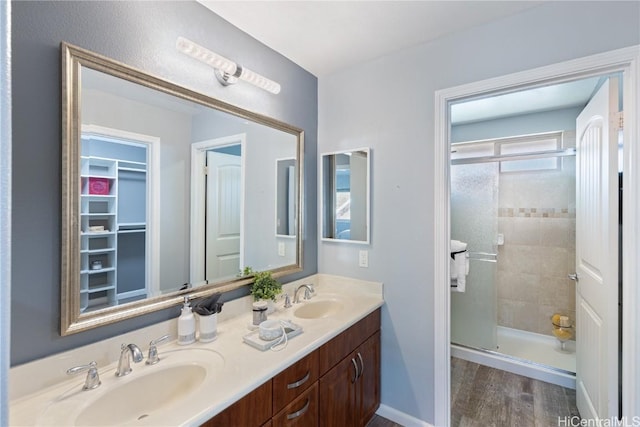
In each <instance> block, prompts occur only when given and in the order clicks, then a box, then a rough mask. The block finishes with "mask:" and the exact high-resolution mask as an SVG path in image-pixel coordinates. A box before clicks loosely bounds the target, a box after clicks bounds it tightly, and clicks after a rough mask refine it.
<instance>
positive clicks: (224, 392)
mask: <svg viewBox="0 0 640 427" xmlns="http://www.w3.org/2000/svg"><path fill="white" fill-rule="evenodd" d="M302 283H313V284H314V286H315V289H316V292H315V294H314V297H313V298H312V299H311V300H310V301H309V302H314V301H319V300H322V299H326V298H332V297H333V298H336V299H339V300H340V301H341V302H342V303H343V309H342V310H341V311H340V312H338V313H336V314H334V315H332V316H330V317H326V318H320V319H301V318H297V317H294V316H293V311H294V310H295V309H296V308H298V307H299V306H300V305H299V304H297V305H294V306H293V307H292V308H289V309H284V308H283V307H282V305H283V304H282V302H278V303H277V310H276V312H275V313H273V314H271V315H269V318H270V319H290V320H292V321H293V322H295V323H296V324H298V325H300V326H302V328H303V330H304V332H303V333H302V334H301V335H298V336H296V337H294V338H292V339H290V340H289V341H288V343H287V346H286V347H285V348H284V349H282V350H281V351H277V352H276V351H270V350H267V351H260V350H257V349H255V348H253V347H251V346H249V345H248V344H246V343H244V342H243V340H242V337H243V336H244V335H246V334H247V333H249V332H251V331H250V330H249V329H248V325H249V324H250V323H251V320H252V313H251V309H250V307H251V297H245V298H240V299H238V300H234V301H230V302H228V303H226V304H225V305H224V307H223V311H222V313H221V315H220V318H219V322H218V338H217V339H216V340H215V341H213V342H211V343H206V344H205V343H200V342H196V343H194V344H191V345H189V346H179V345H177V343H176V342H175V340H174V341H172V342H170V343H167V344H160V345H159V346H158V352H159V355H160V358H161V360H160V362H159V363H158V364H157V365H151V366H147V365H145V364H144V363H138V364H135V363H132V364H131V366H132V369H133V372H132V373H131V374H130V375H128V376H127V377H123V378H117V377H115V376H114V372H115V368H116V364H117V358H118V355H119V353H120V348H119V347H120V345H119V344H117V343H121V342H125V343H130V342H134V343H136V344H138V345H139V346H140V348H141V349H143V351H144V352H145V356H146V350H147V348H148V346H146V345H144V344H146V342H148V341H149V340H151V339H153V338H157V336H159V335H162V334H163V333H166V332H165V330H167V329H169V332H171V331H173V334H172V337H174V338H175V336H176V335H175V324H176V323H177V320H176V319H172V320H171V321H169V322H163V323H166V325H158V326H155V327H150V328H146V329H149V330H147V331H142V330H141V331H140V333H139V334H138V335H136V333H135V332H132V333H128V334H125V336H120V337H115V338H113V339H109V340H105V342H101V343H96V344H92V345H89V346H84V347H82V348H79V349H74V350H72V351H70V352H65V353H63V354H61V355H54V356H51V357H49V358H45V359H41V360H38V361H34V362H30V363H28V364H25V365H21V366H18V367H15V368H12V369H11V370H10V398H11V402H10V405H9V409H10V418H9V422H10V425H12V426H23V425H24V426H26V425H72V424H73V423H74V421H75V419H76V417H77V416H78V414H79V413H80V412H81V411H82V409H83V408H84V406H83V404H84V402H85V401H91V400H93V399H97V398H100V397H101V396H102V395H103V394H105V393H107V392H109V390H110V389H113V388H115V387H117V386H118V385H119V384H124V383H123V382H122V381H123V380H124V381H132V380H134V379H135V376H136V374H138V375H139V376H142V375H143V374H147V373H150V372H151V370H153V369H154V368H155V369H162V362H163V361H162V357H163V352H170V351H172V350H177V349H180V350H185V349H187V350H188V349H206V350H208V351H209V352H208V353H207V354H212V355H214V353H212V352H211V351H215V352H217V353H218V355H215V359H216V360H217V364H218V365H219V367H218V368H212V369H213V371H214V374H213V375H214V381H213V382H212V384H213V386H211V385H207V387H206V389H205V388H204V387H203V388H201V389H199V390H197V391H196V392H193V393H192V394H191V395H189V396H188V397H187V398H185V399H184V400H182V401H180V402H178V403H176V404H175V405H173V406H169V407H166V406H165V407H163V408H161V409H159V410H158V411H156V412H155V413H152V414H150V415H149V416H147V417H145V418H143V419H140V420H137V419H136V420H131V423H130V424H131V425H133V424H134V423H135V425H173V426H175V425H188V426H191V425H194V426H195V425H200V424H202V423H203V422H205V421H207V420H208V419H210V418H211V417H213V416H214V415H216V414H218V413H219V412H221V411H222V410H224V409H225V408H227V407H228V406H230V405H231V404H232V403H234V402H235V401H237V400H238V399H240V398H241V397H243V396H244V395H246V394H247V393H249V392H250V391H252V390H253V389H255V388H256V387H258V386H259V385H261V384H263V383H264V382H265V381H267V380H269V379H270V378H272V377H273V376H274V375H276V374H278V373H279V372H281V371H283V370H284V369H285V368H287V367H288V366H290V365H291V364H293V363H294V362H296V361H298V360H299V359H301V358H302V357H304V356H306V355H307V354H309V353H311V352H312V351H313V350H315V349H317V348H319V347H320V346H321V345H322V344H324V343H326V342H328V341H329V340H330V339H332V338H333V337H335V336H337V335H338V334H340V333H341V332H342V331H344V330H346V329H348V328H349V327H350V326H352V325H353V324H355V323H357V322H358V321H359V320H361V319H362V318H364V317H365V316H366V315H368V314H370V313H372V312H373V311H375V310H376V309H377V308H378V307H380V306H381V305H382V304H383V303H384V301H383V298H382V295H383V293H382V284H381V283H376V282H365V281H361V280H354V279H349V278H344V277H338V276H329V275H314V276H311V277H309V278H305V279H303V280H298V281H296V282H293V283H289V284H286V285H284V290H285V292H289V294H292V289H293V288H294V287H296V286H298V285H300V284H302ZM301 304H305V302H302V303H301ZM163 328H164V329H163ZM149 337H150V338H149ZM136 339H137V340H136ZM106 341H108V342H106ZM114 347H115V348H114ZM107 350H108V351H107ZM198 353H203V352H198ZM173 354H175V352H174V353H173ZM180 354H182V355H185V354H188V353H187V352H182V353H180ZM169 359H170V358H169ZM91 360H97V361H98V370H99V373H100V378H101V380H102V385H101V386H100V387H98V388H97V389H95V390H90V391H82V390H81V388H82V385H83V384H84V378H85V375H84V374H78V375H77V376H74V377H69V376H67V375H66V373H65V372H66V369H68V368H70V367H72V366H75V365H78V364H85V363H88V362H90V361H91ZM220 360H223V362H222V363H223V366H222V363H221V362H220ZM77 361H79V362H77ZM107 363H108V364H107ZM165 363H166V364H167V365H165V367H166V366H168V364H169V363H170V362H165ZM76 390H77V392H76ZM151 392H153V391H151ZM71 395H72V396H71ZM65 400H67V402H64V401H65ZM61 402H62V403H65V404H66V405H67V406H68V407H69V408H71V409H67V410H65V411H60V410H58V409H57V408H56V405H60V404H61ZM116 410H117V408H114V411H116ZM61 412H63V416H59V415H60V413H61ZM53 415H55V416H53ZM124 425H126V423H125V424H124Z"/></svg>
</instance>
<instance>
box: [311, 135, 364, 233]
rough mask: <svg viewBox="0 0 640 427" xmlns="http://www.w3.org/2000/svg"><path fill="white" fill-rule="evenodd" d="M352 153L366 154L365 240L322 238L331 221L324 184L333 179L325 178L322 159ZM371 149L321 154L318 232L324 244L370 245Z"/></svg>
mask: <svg viewBox="0 0 640 427" xmlns="http://www.w3.org/2000/svg"><path fill="white" fill-rule="evenodd" d="M354 151H362V152H366V153H367V176H366V181H367V194H366V213H365V218H364V220H365V222H366V224H367V238H366V240H350V239H349V240H348V239H337V238H334V237H324V234H325V233H324V231H325V230H324V229H325V227H326V226H327V223H326V222H327V221H329V220H331V218H327V201H326V193H327V184H326V183H325V180H326V179H333V177H327V176H325V175H326V174H325V170H324V158H325V157H329V156H335V155H336V154H346V153H352V152H354ZM371 151H372V150H371V148H370V147H360V148H354V149H351V150H341V151H330V152H327V153H322V154H321V155H320V158H319V166H318V168H319V169H320V194H321V196H320V197H321V202H320V203H321V208H320V218H321V219H320V227H319V230H318V233H319V236H320V239H321V240H322V241H324V242H336V243H338V242H339V243H352V244H356V245H369V244H371Z"/></svg>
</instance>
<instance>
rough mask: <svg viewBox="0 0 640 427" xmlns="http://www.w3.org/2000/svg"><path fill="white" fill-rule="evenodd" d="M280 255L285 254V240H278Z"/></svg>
mask: <svg viewBox="0 0 640 427" xmlns="http://www.w3.org/2000/svg"><path fill="white" fill-rule="evenodd" d="M278 255H279V256H284V255H285V249H284V242H278Z"/></svg>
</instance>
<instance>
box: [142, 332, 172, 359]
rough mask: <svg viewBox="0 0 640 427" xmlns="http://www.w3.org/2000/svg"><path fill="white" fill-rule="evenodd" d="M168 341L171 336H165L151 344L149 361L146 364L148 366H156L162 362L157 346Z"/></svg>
mask: <svg viewBox="0 0 640 427" xmlns="http://www.w3.org/2000/svg"><path fill="white" fill-rule="evenodd" d="M168 339H169V335H163V336H161V337H160V338H156V339H155V340H152V341H151V342H150V343H149V356H148V357H147V361H146V362H145V363H146V364H147V365H155V364H156V363H158V362H159V361H160V357H159V356H158V347H156V346H157V345H158V344H160V343H161V342H165V341H166V340H168Z"/></svg>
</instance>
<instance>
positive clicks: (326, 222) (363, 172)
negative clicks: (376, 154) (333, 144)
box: [321, 148, 371, 243]
mask: <svg viewBox="0 0 640 427" xmlns="http://www.w3.org/2000/svg"><path fill="white" fill-rule="evenodd" d="M370 158H371V150H370V149H369V148H360V149H357V150H349V151H340V152H334V153H325V154H323V155H322V167H321V171H322V172H321V173H322V178H321V182H322V239H323V240H332V241H344V242H352V243H369V239H370V224H369V216H370V203H369V198H370V196H369V192H370V188H369V187H370V183H369V182H370V179H369V176H370V170H369V169H370V162H371V160H370Z"/></svg>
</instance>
